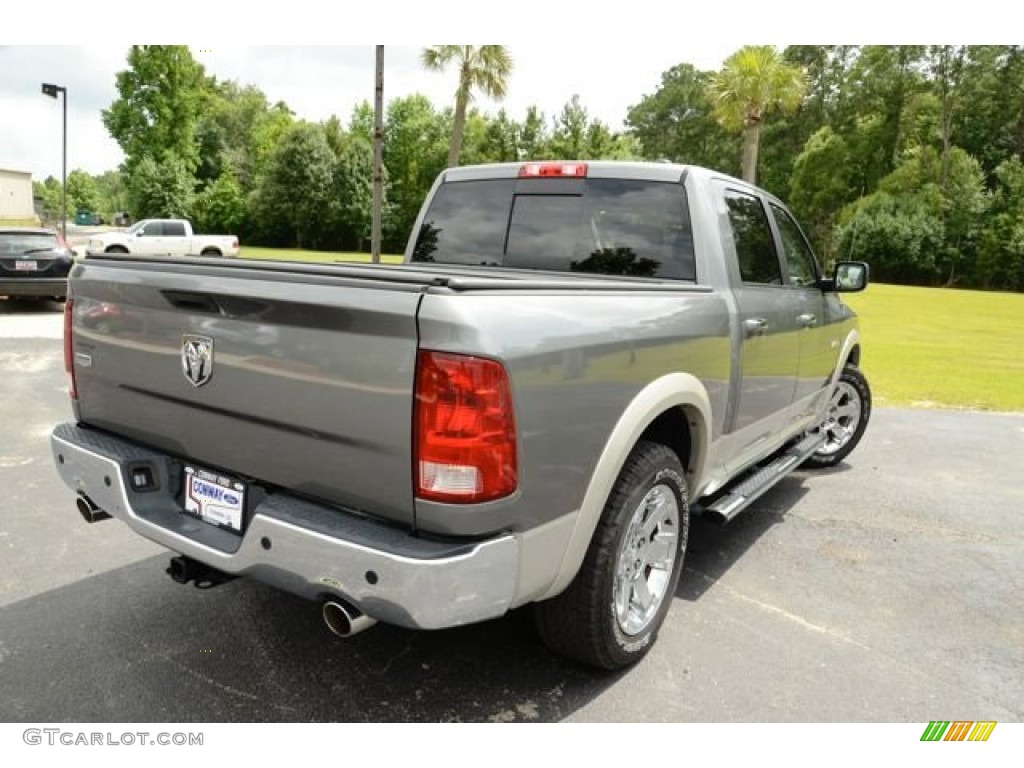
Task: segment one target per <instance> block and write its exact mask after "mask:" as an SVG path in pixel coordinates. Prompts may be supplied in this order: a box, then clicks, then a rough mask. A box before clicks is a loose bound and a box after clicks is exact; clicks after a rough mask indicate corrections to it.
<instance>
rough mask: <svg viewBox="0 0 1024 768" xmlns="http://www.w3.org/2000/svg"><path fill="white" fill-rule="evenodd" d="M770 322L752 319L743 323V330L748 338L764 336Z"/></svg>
mask: <svg viewBox="0 0 1024 768" xmlns="http://www.w3.org/2000/svg"><path fill="white" fill-rule="evenodd" d="M767 326H768V321H767V320H765V319H764V318H763V317H751V318H748V319H747V320H744V321H743V330H744V332H745V333H746V334H747V336H764V330H765V328H766V327H767Z"/></svg>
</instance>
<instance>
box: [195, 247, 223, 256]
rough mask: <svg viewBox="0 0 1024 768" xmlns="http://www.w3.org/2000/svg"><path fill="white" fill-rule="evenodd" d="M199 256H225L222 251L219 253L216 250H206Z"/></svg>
mask: <svg viewBox="0 0 1024 768" xmlns="http://www.w3.org/2000/svg"><path fill="white" fill-rule="evenodd" d="M199 255H200V256H223V254H222V253H221V252H220V251H218V250H217V249H216V248H206V249H204V250H203V252H202V253H200V254H199Z"/></svg>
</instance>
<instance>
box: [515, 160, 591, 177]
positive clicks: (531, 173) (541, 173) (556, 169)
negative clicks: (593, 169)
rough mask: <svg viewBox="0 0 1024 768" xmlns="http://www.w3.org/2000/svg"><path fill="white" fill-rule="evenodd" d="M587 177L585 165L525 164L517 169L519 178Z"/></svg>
mask: <svg viewBox="0 0 1024 768" xmlns="http://www.w3.org/2000/svg"><path fill="white" fill-rule="evenodd" d="M586 175H587V164H586V163H527V164H526V165H524V166H523V167H522V168H520V169H519V177H520V178H538V177H549V176H568V177H577V178H580V177H584V176H586Z"/></svg>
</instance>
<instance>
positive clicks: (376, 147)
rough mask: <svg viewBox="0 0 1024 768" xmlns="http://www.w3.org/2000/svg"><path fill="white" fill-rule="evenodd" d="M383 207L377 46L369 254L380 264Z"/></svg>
mask: <svg viewBox="0 0 1024 768" xmlns="http://www.w3.org/2000/svg"><path fill="white" fill-rule="evenodd" d="M383 205H384V46H383V45H378V46H377V67H376V74H375V85H374V91H373V222H372V224H371V230H370V253H371V258H372V260H373V263H374V264H379V263H380V240H381V237H380V235H381V232H380V229H381V208H382V206H383Z"/></svg>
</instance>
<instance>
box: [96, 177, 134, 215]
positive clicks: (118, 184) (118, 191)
mask: <svg viewBox="0 0 1024 768" xmlns="http://www.w3.org/2000/svg"><path fill="white" fill-rule="evenodd" d="M94 180H95V182H96V190H97V192H98V193H99V197H100V202H99V208H98V210H99V211H100V212H101V213H103V214H104V215H105V216H107V217H108V218H109V217H112V216H113V215H114V214H115V213H117V212H118V211H127V210H128V186H127V180H126V179H125V176H124V174H123V173H121V171H116V170H115V171H107V172H106V173H103V174H101V175H99V176H96V177H94Z"/></svg>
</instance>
